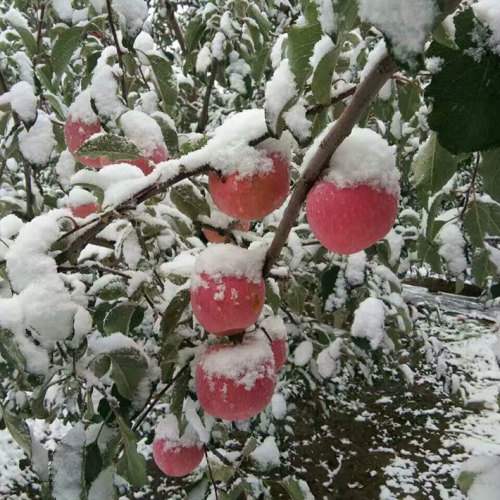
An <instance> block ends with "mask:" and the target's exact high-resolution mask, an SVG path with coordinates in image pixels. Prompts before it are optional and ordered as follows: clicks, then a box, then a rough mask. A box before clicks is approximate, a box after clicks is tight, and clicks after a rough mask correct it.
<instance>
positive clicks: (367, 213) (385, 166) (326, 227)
mask: <svg viewBox="0 0 500 500" xmlns="http://www.w3.org/2000/svg"><path fill="white" fill-rule="evenodd" d="M399 177H400V174H399V171H398V169H397V168H396V155H395V148H394V147H391V146H389V144H388V143H387V141H386V140H385V139H383V138H382V137H381V136H379V135H378V134H377V133H376V132H374V131H372V130H370V129H364V128H355V129H354V130H353V131H352V133H351V135H350V136H349V137H348V138H347V139H346V140H345V141H344V142H343V143H342V144H341V145H340V146H339V148H338V149H337V151H336V152H335V153H334V154H333V156H332V158H331V159H330V165H329V168H328V170H327V171H326V173H325V175H324V176H323V177H322V178H321V179H320V180H318V181H317V182H316V184H315V185H314V186H313V188H312V189H311V191H310V192H309V194H308V196H307V201H306V214H307V220H308V222H309V225H310V227H311V230H312V232H313V233H314V235H315V236H316V238H317V239H318V241H319V242H320V243H321V244H322V245H323V246H324V247H326V248H327V249H328V250H330V251H332V252H336V253H339V254H353V253H357V252H360V251H361V250H364V249H366V248H368V247H369V246H371V245H373V244H374V243H376V242H377V241H379V240H380V239H381V238H383V237H384V236H385V235H386V234H387V233H388V232H389V231H390V230H391V228H392V225H393V224H394V221H395V220H396V216H397V210H398V200H399V193H400V191H399Z"/></svg>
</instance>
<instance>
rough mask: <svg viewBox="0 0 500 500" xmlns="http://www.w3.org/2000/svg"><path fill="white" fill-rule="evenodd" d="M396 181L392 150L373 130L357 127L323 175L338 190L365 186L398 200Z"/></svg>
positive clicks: (397, 181) (397, 180)
mask: <svg viewBox="0 0 500 500" xmlns="http://www.w3.org/2000/svg"><path fill="white" fill-rule="evenodd" d="M304 161H305V159H304ZM399 178H400V173H399V170H398V169H397V168H396V148H395V147H394V146H389V144H388V143H387V141H386V140H385V139H384V138H383V137H381V136H380V135H379V134H377V133H376V132H374V131H373V130H370V129H368V128H359V127H355V128H354V129H353V131H352V132H351V135H349V136H348V137H347V139H345V141H344V142H343V143H342V144H341V145H340V146H339V147H338V149H337V151H335V153H334V154H333V155H332V157H331V159H330V168H329V169H328V170H327V172H326V174H325V179H326V180H327V181H329V182H332V183H334V184H335V185H336V186H337V187H339V188H347V187H355V186H357V185H358V184H367V185H369V186H371V187H373V188H374V189H382V190H385V191H387V192H388V193H390V194H393V195H395V196H399Z"/></svg>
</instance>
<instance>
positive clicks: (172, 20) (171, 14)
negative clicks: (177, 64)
mask: <svg viewBox="0 0 500 500" xmlns="http://www.w3.org/2000/svg"><path fill="white" fill-rule="evenodd" d="M165 7H166V8H167V16H168V24H169V25H170V27H171V28H172V31H173V32H174V35H175V38H176V39H177V41H178V42H179V46H180V48H181V51H182V55H184V56H185V55H186V44H185V42H184V35H183V34H182V30H181V27H180V26H179V23H178V22H177V19H176V17H175V10H174V8H173V6H172V4H171V3H170V2H169V1H168V0H165Z"/></svg>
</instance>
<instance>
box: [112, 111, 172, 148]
mask: <svg viewBox="0 0 500 500" xmlns="http://www.w3.org/2000/svg"><path fill="white" fill-rule="evenodd" d="M120 126H121V128H122V130H123V133H124V134H125V137H127V138H128V139H130V141H131V142H133V143H134V144H135V145H136V146H137V147H138V148H139V149H140V150H141V151H142V152H143V153H144V154H145V155H151V154H152V153H153V152H154V151H155V149H157V148H158V147H161V146H164V142H163V134H162V132H161V128H160V126H159V125H158V123H157V122H156V120H154V119H153V118H151V117H150V116H148V115H146V114H145V113H143V112H142V111H137V110H132V111H127V112H126V113H124V114H123V115H121V116H120Z"/></svg>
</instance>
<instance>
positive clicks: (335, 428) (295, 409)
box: [0, 287, 500, 500]
mask: <svg viewBox="0 0 500 500" xmlns="http://www.w3.org/2000/svg"><path fill="white" fill-rule="evenodd" d="M406 296H407V299H409V300H410V301H411V302H413V303H418V302H419V301H424V302H427V304H429V302H435V301H436V296H434V295H430V294H427V293H425V292H424V291H423V290H422V289H417V288H415V287H411V288H410V289H407V290H406ZM438 300H439V302H440V306H441V315H440V317H441V324H439V323H438V322H434V323H432V324H431V325H429V323H428V322H427V321H426V320H421V321H420V322H419V323H418V325H417V327H418V330H419V332H420V334H422V333H425V334H426V335H427V336H429V337H433V338H435V339H438V340H439V341H441V343H442V349H441V350H440V353H439V356H438V357H437V360H436V364H435V365H433V366H430V365H429V364H428V363H426V362H425V361H424V360H423V359H422V362H421V363H420V364H419V367H418V369H417V374H416V377H415V384H414V385H413V386H406V385H404V384H403V383H401V377H400V376H399V375H398V374H397V373H396V372H395V371H394V370H392V371H391V370H387V372H386V373H382V374H380V376H379V377H377V379H376V380H375V382H374V385H373V387H369V386H368V385H367V384H366V382H365V381H364V380H362V379H361V378H359V379H354V380H353V379H349V378H347V377H345V378H343V377H338V378H337V379H333V380H332V381H330V382H328V383H326V384H323V385H318V384H317V383H315V382H313V381H312V379H310V378H309V376H308V375H307V373H306V372H305V371H304V373H303V375H304V377H303V380H302V381H301V380H300V377H294V379H293V380H299V381H298V382H297V381H295V382H293V383H290V382H281V384H280V385H278V391H279V392H280V393H281V394H283V395H285V397H286V399H287V406H288V408H287V410H286V413H285V412H283V411H282V410H283V409H282V408H280V407H279V406H280V405H279V404H277V405H275V408H274V416H273V415H271V412H269V415H268V417H267V421H264V422H261V423H260V424H259V426H260V429H264V428H265V432H263V433H262V434H261V435H263V436H264V435H266V434H275V436H276V443H277V446H278V449H279V452H280V456H279V457H278V456H276V457H274V459H273V460H272V461H275V462H276V463H275V464H272V463H271V464H269V466H268V467H267V468H266V470H264V471H259V470H258V465H259V464H258V463H256V461H255V460H252V458H251V457H246V458H243V457H242V455H241V450H242V443H243V442H244V439H245V436H246V434H244V433H238V430H237V429H234V430H233V432H232V433H231V438H232V439H231V441H230V442H227V443H226V446H225V450H223V449H222V448H221V449H219V451H220V452H221V453H223V454H224V455H225V456H226V457H227V459H228V460H230V461H235V463H237V464H238V466H237V467H236V469H237V472H236V473H237V474H243V475H245V476H246V477H249V475H250V477H251V475H252V474H255V475H258V476H261V477H263V478H265V484H266V486H267V487H268V488H269V491H270V495H271V496H272V498H289V496H288V495H287V494H286V493H285V492H284V491H283V490H282V489H281V487H280V485H279V483H278V481H280V480H281V479H282V478H283V477H286V476H289V475H291V474H293V475H294V476H295V477H296V478H298V479H303V480H305V481H306V482H307V483H308V485H309V488H310V490H311V493H312V495H313V497H314V498H327V499H330V498H342V499H349V498H352V499H372V498H374V499H375V498H381V499H384V500H389V499H399V498H404V499H407V500H410V499H419V498H428V499H431V498H434V499H438V498H441V499H454V500H455V499H462V498H465V497H464V495H462V493H460V491H459V489H458V487H457V483H456V481H457V478H458V475H459V472H460V467H461V464H462V463H463V462H464V461H465V460H466V459H467V458H469V457H470V456H471V455H483V454H486V455H495V454H496V455H500V413H499V412H498V396H499V388H500V369H499V366H498V363H497V361H496V359H495V355H494V352H493V348H494V344H495V342H496V336H497V333H496V331H495V330H496V328H497V327H496V326H495V325H494V323H492V322H491V321H488V320H491V319H492V318H493V317H495V315H496V314H497V311H495V310H488V311H485V310H483V308H482V306H481V305H480V304H479V303H478V302H477V301H473V300H472V301H471V300H463V299H458V302H457V300H456V299H455V298H452V297H446V296H443V297H440V298H439V299H438ZM457 304H458V305H457ZM289 369H292V368H289ZM293 369H294V370H297V368H293ZM285 378H287V379H288V377H285ZM306 380H308V382H306ZM398 380H399V382H398ZM444 386H447V388H450V387H451V386H453V387H454V389H457V388H458V387H460V389H459V390H458V391H457V392H456V393H455V394H454V395H452V396H450V395H449V393H448V392H445V391H444V390H443V388H444ZM312 422H314V425H313V424H312ZM35 432H36V434H38V435H40V436H41V435H42V434H45V439H44V441H45V445H46V446H49V447H50V446H51V445H52V444H53V442H51V438H52V437H57V436H60V435H62V434H64V426H63V425H62V424H61V423H60V422H57V421H56V422H55V423H53V424H52V425H51V426H50V428H45V427H43V426H42V425H37V426H35ZM258 433H259V428H256V429H255V434H258ZM240 435H241V436H240ZM239 438H241V440H240V439H239ZM271 441H272V440H271ZM270 444H271V445H272V444H273V443H270ZM270 448H271V450H267V451H268V452H269V451H270V452H271V453H270V456H271V457H272V451H273V449H272V448H273V446H270ZM142 450H143V451H144V452H145V453H146V454H149V451H150V447H149V445H147V444H146V443H144V442H143V443H142ZM274 451H275V450H274ZM264 454H265V455H266V456H268V455H269V453H267V454H266V453H264ZM210 456H211V461H212V460H213V462H214V463H217V462H219V464H220V467H219V470H218V472H219V473H224V466H223V465H222V463H221V462H220V461H219V460H218V459H217V458H216V457H215V456H214V455H212V454H210ZM22 458H23V454H22V453H21V452H20V450H19V449H18V448H17V447H16V445H15V444H13V443H12V440H11V439H10V437H9V435H8V433H7V432H6V431H0V498H2V499H3V498H6V499H7V498H34V497H36V493H35V492H34V490H29V489H28V490H27V489H26V487H27V485H28V484H29V483H30V481H31V479H32V478H31V476H30V474H29V473H28V472H26V471H21V470H20V466H19V461H20V460H21V459H22ZM261 465H262V464H261ZM21 467H22V460H21ZM149 472H150V474H151V483H150V484H149V486H148V487H147V488H145V489H143V490H142V491H140V492H134V493H131V492H129V493H127V492H126V490H123V494H124V495H123V497H122V498H185V496H184V494H183V489H184V486H185V485H186V484H187V483H186V482H184V483H183V482H182V481H171V480H168V481H166V480H165V478H163V477H161V476H160V475H159V474H158V473H157V470H156V469H155V467H154V465H153V464H152V463H150V468H149ZM202 472H203V470H201V471H200V472H199V473H198V475H195V476H194V477H191V478H190V480H189V481H190V482H191V483H192V482H194V481H196V480H199V479H201V475H202ZM222 475H223V474H222ZM200 484H202V483H200ZM222 488H223V487H222ZM20 492H24V493H20ZM499 495H500V494H499ZM499 497H500V496H499ZM193 498H194V497H193ZM483 498H484V499H487V497H483ZM483 498H479V497H475V498H474V500H483ZM487 500H489V498H488V499H487Z"/></svg>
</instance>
